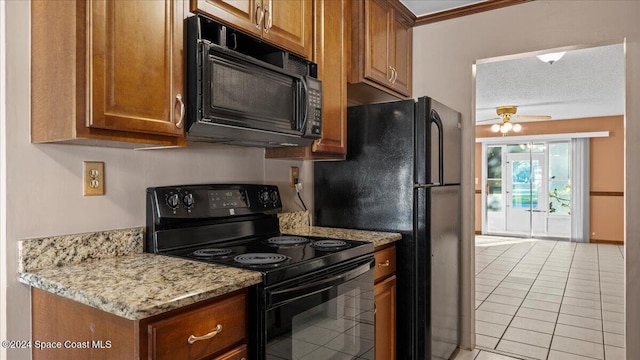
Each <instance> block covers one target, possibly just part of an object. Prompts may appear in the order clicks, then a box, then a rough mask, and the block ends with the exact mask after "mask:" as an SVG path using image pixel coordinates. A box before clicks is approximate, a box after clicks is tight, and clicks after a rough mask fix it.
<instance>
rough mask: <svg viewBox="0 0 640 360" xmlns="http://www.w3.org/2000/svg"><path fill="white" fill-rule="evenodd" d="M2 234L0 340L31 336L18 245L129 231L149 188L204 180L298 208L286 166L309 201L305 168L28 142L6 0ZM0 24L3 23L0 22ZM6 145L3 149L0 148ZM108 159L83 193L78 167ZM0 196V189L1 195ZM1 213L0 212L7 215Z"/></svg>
mask: <svg viewBox="0 0 640 360" xmlns="http://www.w3.org/2000/svg"><path fill="white" fill-rule="evenodd" d="M3 3H4V5H6V15H7V16H6V17H7V19H6V25H7V42H6V48H7V80H8V81H7V103H6V111H7V124H6V127H7V132H6V140H7V141H6V147H3V149H2V151H6V156H7V161H6V167H7V177H6V196H7V205H6V229H2V231H3V233H4V234H6V235H5V237H4V238H2V239H0V245H1V248H0V252H2V253H5V254H6V255H7V256H6V257H7V260H6V264H2V266H3V268H2V269H0V273H1V276H2V288H3V291H4V290H6V298H3V299H1V301H0V304H2V309H1V310H0V311H1V313H0V321H2V322H4V325H6V327H5V326H3V328H6V333H3V334H0V338H1V339H2V340H4V339H29V338H30V305H29V304H30V296H29V288H28V287H27V286H25V285H23V284H20V283H18V281H17V280H16V273H17V264H16V262H17V248H16V244H17V242H18V241H19V240H21V239H24V238H30V237H38V236H47V235H56V234H71V233H79V232H87V231H97V230H106V229H115V228H125V227H131V226H144V223H145V202H144V200H145V198H144V191H145V188H146V187H148V186H157V185H174V184H185V183H207V182H231V183H233V182H241V183H262V182H269V183H275V184H277V185H279V186H280V188H281V191H282V194H283V201H284V206H285V208H287V209H298V205H297V199H295V200H294V195H295V193H294V192H292V191H291V190H290V189H289V187H288V178H289V170H288V169H289V166H291V165H294V166H299V167H301V170H302V178H301V179H302V181H303V182H305V181H306V180H308V181H309V182H308V185H309V186H308V187H307V188H306V189H305V190H304V191H303V196H304V197H305V198H306V202H307V203H308V204H310V203H311V197H312V196H313V192H312V188H311V183H310V181H311V173H310V172H309V170H308V169H309V167H310V166H309V165H308V164H306V163H303V162H301V161H281V160H264V150H263V149H259V148H243V147H232V146H226V145H211V144H195V145H193V146H192V145H189V146H188V147H187V148H186V149H168V150H147V151H133V150H124V149H109V148H100V147H84V146H73V145H54V144H51V145H33V144H31V143H30V142H29V86H28V84H29V2H28V1H7V2H3ZM2 21H4V19H2ZM0 145H5V144H0ZM84 160H96V161H104V162H105V172H106V179H105V182H106V195H105V196H99V197H83V196H82V182H81V172H82V162H83V161H84ZM0 191H2V190H0ZM4 210H5V209H1V210H0V213H2V215H5V214H4ZM0 358H3V359H4V358H9V359H28V358H29V352H28V351H22V352H18V351H13V352H8V353H7V354H2V353H0Z"/></svg>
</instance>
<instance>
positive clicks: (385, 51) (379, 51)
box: [364, 0, 395, 86]
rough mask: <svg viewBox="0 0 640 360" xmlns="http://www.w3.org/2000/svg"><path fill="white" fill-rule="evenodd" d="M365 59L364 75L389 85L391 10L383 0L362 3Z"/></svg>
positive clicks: (391, 58)
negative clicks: (364, 20) (364, 19)
mask: <svg viewBox="0 0 640 360" xmlns="http://www.w3.org/2000/svg"><path fill="white" fill-rule="evenodd" d="M364 7H365V9H364V12H365V16H366V19H367V20H366V22H365V34H366V36H365V37H364V42H365V45H364V46H365V51H366V52H365V54H364V56H365V59H364V66H365V68H364V76H365V77H367V78H368V79H371V80H374V81H377V82H379V83H380V84H382V85H384V86H390V85H391V80H392V79H393V78H392V70H391V69H392V65H391V64H393V62H392V60H395V53H394V52H393V45H394V44H393V39H392V36H393V23H392V21H393V19H392V16H393V11H392V9H391V5H389V3H388V2H387V1H385V0H370V1H366V2H365V3H364Z"/></svg>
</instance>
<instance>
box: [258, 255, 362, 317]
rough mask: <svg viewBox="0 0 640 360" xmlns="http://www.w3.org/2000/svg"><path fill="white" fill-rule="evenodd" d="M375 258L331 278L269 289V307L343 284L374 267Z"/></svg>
mask: <svg viewBox="0 0 640 360" xmlns="http://www.w3.org/2000/svg"><path fill="white" fill-rule="evenodd" d="M373 264H374V260H373V259H372V260H370V261H368V262H367V263H365V264H362V265H360V266H358V267H356V268H355V269H353V270H349V271H348V272H346V273H341V274H340V275H336V276H332V277H330V278H326V279H322V280H319V281H315V282H312V283H309V284H304V285H300V286H296V287H292V288H288V289H283V290H275V291H269V293H268V294H267V296H268V307H276V306H280V305H284V304H286V303H289V302H292V301H296V300H298V299H301V298H304V297H307V296H309V295H313V294H317V293H319V292H323V291H325V290H329V289H331V288H332V287H334V286H336V285H340V284H343V283H345V282H347V281H349V280H352V279H355V278H356V277H358V276H360V275H362V274H364V273H366V272H367V271H369V270H371V269H372V268H373Z"/></svg>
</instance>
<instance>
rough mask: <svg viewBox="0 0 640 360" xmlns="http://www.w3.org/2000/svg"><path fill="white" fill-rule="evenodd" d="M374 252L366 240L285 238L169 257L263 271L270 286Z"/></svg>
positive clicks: (184, 251)
mask: <svg viewBox="0 0 640 360" xmlns="http://www.w3.org/2000/svg"><path fill="white" fill-rule="evenodd" d="M371 253H373V244H371V243H369V242H365V241H355V240H342V239H327V238H319V237H302V236H297V235H282V236H273V237H268V238H263V239H250V240H245V241H233V242H226V243H225V242H223V243H213V244H206V245H203V246H200V247H198V248H191V249H182V250H181V251H179V252H175V253H169V254H167V255H173V256H178V257H182V258H188V259H192V260H197V261H204V262H208V263H212V264H221V265H226V266H233V267H240V268H245V269H251V270H255V271H260V272H262V273H263V274H264V275H265V276H264V279H265V283H267V284H268V283H272V282H276V281H282V280H286V279H289V278H292V277H295V276H298V275H302V274H305V273H307V272H310V271H314V270H317V269H320V268H322V267H325V266H330V265H334V264H338V263H340V262H342V261H345V260H349V259H353V258H356V257H359V256H362V255H366V254H371Z"/></svg>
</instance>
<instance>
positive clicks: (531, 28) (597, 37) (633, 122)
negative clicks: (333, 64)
mask: <svg viewBox="0 0 640 360" xmlns="http://www.w3.org/2000/svg"><path fill="white" fill-rule="evenodd" d="M639 14H640V2H638V1H614V0H612V1H582V0H577V1H569V0H566V1H544V0H538V1H532V2H527V3H524V4H520V5H516V6H510V7H507V8H502V9H499V10H494V11H489V12H484V13H479V14H474V15H470V16H466V17H463V18H457V19H452V20H447V21H442V22H437V23H433V24H427V25H423V26H419V27H416V28H415V29H414V33H413V36H414V43H413V65H414V82H413V84H414V86H413V95H414V96H415V97H418V96H423V95H427V96H432V97H434V98H437V99H438V100H439V101H441V102H443V103H444V104H447V105H449V106H451V107H453V108H455V109H457V110H458V111H460V112H461V113H462V122H463V131H462V132H463V134H462V136H463V149H462V154H463V159H462V162H463V174H462V175H463V179H462V181H463V186H462V195H463V206H462V212H463V224H462V232H463V240H462V241H463V243H462V264H463V268H462V283H463V288H462V298H463V312H462V316H463V319H462V322H463V324H462V325H463V327H462V345H463V346H465V347H466V346H470V345H471V344H472V343H473V341H474V340H473V339H474V335H473V327H474V325H473V324H474V322H473V320H474V313H473V307H474V302H473V291H474V284H473V277H474V269H473V262H474V251H473V237H474V223H475V216H474V196H473V194H474V175H475V173H474V165H475V161H474V155H473V154H474V142H475V126H474V124H475V119H474V118H473V116H474V115H473V114H474V109H475V94H474V91H475V90H474V89H475V84H474V80H473V76H474V64H475V63H476V61H477V60H480V59H489V58H499V57H506V56H509V55H513V54H522V53H531V52H542V51H544V50H548V49H558V48H567V47H572V46H575V45H579V46H597V45H602V44H613V43H622V42H625V69H626V75H625V77H626V82H625V91H626V94H625V96H626V102H625V117H626V124H625V126H626V128H625V130H626V135H627V139H629V140H630V141H627V142H626V144H625V156H626V158H627V159H629V161H627V163H626V174H627V175H626V179H637V178H638V177H639V176H640V161H638V160H637V159H638V155H637V154H640V142H639V141H638V139H640V102H638V101H637V99H639V98H640V70H639V69H640V26H638V15H639ZM624 192H625V195H626V197H625V199H626V202H625V216H626V217H627V218H628V219H638V218H640V185H639V184H637V182H635V183H634V182H633V181H626V182H625V190H624ZM639 237H640V222H638V221H635V220H632V221H627V222H626V223H625V242H626V243H625V252H626V256H625V262H626V274H627V276H626V284H627V288H626V289H627V292H626V299H627V304H633V306H627V313H626V316H627V324H626V329H627V339H628V340H629V341H627V354H628V357H627V358H628V359H640V342H638V341H636V339H639V338H640V307H639V306H635V304H638V303H640V287H639V286H638V285H637V284H636V281H635V280H634V279H637V278H639V277H640V261H639V260H640V239H639Z"/></svg>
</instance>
